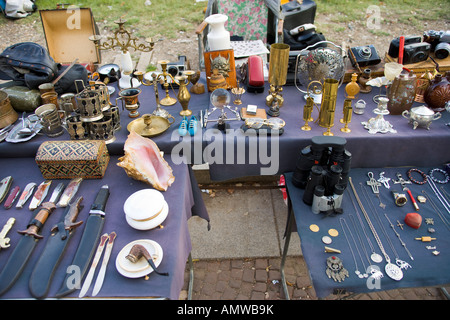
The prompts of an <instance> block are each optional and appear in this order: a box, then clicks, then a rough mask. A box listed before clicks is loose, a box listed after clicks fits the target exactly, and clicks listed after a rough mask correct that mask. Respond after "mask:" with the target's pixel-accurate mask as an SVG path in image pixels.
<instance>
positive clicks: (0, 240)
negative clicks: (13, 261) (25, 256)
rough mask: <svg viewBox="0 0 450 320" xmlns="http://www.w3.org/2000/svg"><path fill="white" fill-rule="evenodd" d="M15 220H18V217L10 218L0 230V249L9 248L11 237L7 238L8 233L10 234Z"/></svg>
mask: <svg viewBox="0 0 450 320" xmlns="http://www.w3.org/2000/svg"><path fill="white" fill-rule="evenodd" d="M14 222H16V219H14V218H9V219H8V221H7V222H6V224H5V225H4V226H3V229H2V231H1V232H0V250H1V249H6V248H9V246H10V245H11V244H10V243H9V241H10V240H11V239H9V238H7V237H6V235H7V234H8V232H9V230H11V228H12V226H13V224H14Z"/></svg>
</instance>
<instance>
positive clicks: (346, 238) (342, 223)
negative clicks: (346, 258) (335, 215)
mask: <svg viewBox="0 0 450 320" xmlns="http://www.w3.org/2000/svg"><path fill="white" fill-rule="evenodd" d="M339 222H340V224H341V227H342V231H344V236H345V240H347V244H348V247H349V248H350V252H351V253H352V257H353V261H354V262H355V273H356V275H357V276H358V277H359V278H367V277H368V275H367V273H364V274H362V273H361V271H359V268H358V263H357V262H356V256H355V253H354V252H353V249H352V246H351V245H350V240H349V239H348V237H347V232H346V231H345V228H344V224H345V226H346V227H347V229H348V232H349V233H350V235H351V237H352V239H353V242H354V243H355V247H356V248H357V246H356V241H355V238H353V234H352V232H351V230H350V228H349V227H348V225H347V222H346V221H345V219H344V218H339ZM358 254H359V250H358ZM359 257H360V259H361V261H362V258H361V254H359ZM363 268H364V263H363Z"/></svg>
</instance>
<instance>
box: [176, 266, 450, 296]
mask: <svg viewBox="0 0 450 320" xmlns="http://www.w3.org/2000/svg"><path fill="white" fill-rule="evenodd" d="M280 264H281V258H256V259H231V260H199V261H195V260H194V285H193V292H192V300H279V299H285V297H284V292H283V288H282V285H281V273H280ZM284 270H285V275H286V281H287V284H288V291H289V296H290V298H291V299H292V300H317V297H316V295H315V291H314V288H313V287H312V285H311V281H310V278H309V276H308V271H307V268H306V264H305V261H304V260H303V258H302V257H288V258H287V259H286V263H285V269H284ZM188 282H189V268H188V266H186V272H185V284H184V287H183V290H182V292H181V295H180V299H181V300H185V299H187V289H188ZM446 290H447V291H449V290H450V288H446ZM344 297H345V296H337V295H331V296H329V297H327V298H326V300H335V299H339V298H344ZM349 299H351V300H447V298H446V296H445V295H444V294H443V293H442V291H441V290H440V289H439V288H414V289H398V290H389V291H382V292H373V293H368V294H359V295H355V296H353V297H351V298H349Z"/></svg>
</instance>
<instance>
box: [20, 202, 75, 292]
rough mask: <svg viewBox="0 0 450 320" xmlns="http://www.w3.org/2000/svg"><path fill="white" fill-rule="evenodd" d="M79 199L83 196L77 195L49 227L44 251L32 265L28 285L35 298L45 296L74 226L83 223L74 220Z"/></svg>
mask: <svg viewBox="0 0 450 320" xmlns="http://www.w3.org/2000/svg"><path fill="white" fill-rule="evenodd" d="M81 201H83V197H79V198H78V199H77V200H76V201H75V202H74V203H72V204H70V205H69V206H68V207H66V209H65V211H64V214H63V215H62V218H61V220H60V221H59V222H58V223H57V224H56V225H54V226H53V228H52V229H51V235H50V237H49V238H48V240H47V243H46V244H45V247H44V251H43V252H42V254H41V256H40V257H39V260H38V262H37V263H36V265H35V266H34V269H33V272H32V273H31V276H30V281H29V285H28V286H29V289H30V292H31V295H32V296H33V297H35V298H37V299H43V298H45V297H46V295H47V292H48V289H49V287H50V284H51V281H52V278H53V275H54V272H55V270H56V269H57V267H58V265H59V262H60V261H61V258H62V257H63V255H64V251H65V249H66V247H67V243H68V242H69V240H70V238H71V237H72V234H73V232H74V230H75V228H77V227H79V226H80V225H81V224H82V223H83V221H76V220H77V217H78V214H79V213H80V210H81V209H82V206H81Z"/></svg>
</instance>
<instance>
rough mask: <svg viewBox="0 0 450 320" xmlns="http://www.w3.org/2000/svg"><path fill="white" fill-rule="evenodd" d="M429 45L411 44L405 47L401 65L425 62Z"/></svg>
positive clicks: (421, 43)
mask: <svg viewBox="0 0 450 320" xmlns="http://www.w3.org/2000/svg"><path fill="white" fill-rule="evenodd" d="M430 47H431V45H430V44H429V43H427V42H419V43H411V44H408V45H405V47H404V51H403V64H410V63H417V62H420V61H425V60H427V59H428V56H429V55H430Z"/></svg>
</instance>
